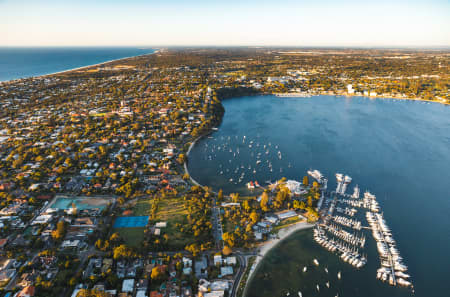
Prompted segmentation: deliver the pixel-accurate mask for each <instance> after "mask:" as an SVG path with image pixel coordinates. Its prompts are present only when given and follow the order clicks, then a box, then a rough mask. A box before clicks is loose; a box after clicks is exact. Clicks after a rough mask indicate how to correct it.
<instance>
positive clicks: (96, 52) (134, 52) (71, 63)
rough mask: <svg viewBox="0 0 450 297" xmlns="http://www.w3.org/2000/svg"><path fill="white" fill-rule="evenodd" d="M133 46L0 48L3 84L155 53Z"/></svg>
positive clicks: (0, 68) (1, 79) (0, 70)
mask: <svg viewBox="0 0 450 297" xmlns="http://www.w3.org/2000/svg"><path fill="white" fill-rule="evenodd" d="M153 52H154V50H152V49H142V48H131V47H33V48H23V47H21V48H14V47H0V81H7V80H12V79H18V78H26V77H31V76H38V75H44V74H50V73H54V72H59V71H64V70H69V69H73V68H77V67H82V66H88V65H92V64H97V63H102V62H106V61H110V60H115V59H120V58H125V57H132V56H138V55H143V54H149V53H153Z"/></svg>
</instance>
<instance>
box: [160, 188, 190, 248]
mask: <svg viewBox="0 0 450 297" xmlns="http://www.w3.org/2000/svg"><path fill="white" fill-rule="evenodd" d="M184 205H185V202H184V200H183V198H181V197H179V198H166V199H163V200H161V201H160V202H159V205H158V212H157V215H156V221H163V222H167V227H166V228H163V229H161V234H167V235H169V238H170V240H169V242H170V245H172V246H174V247H180V248H184V247H185V246H186V245H187V244H188V243H191V242H192V240H191V239H190V238H188V237H186V235H184V234H183V233H181V232H180V230H179V229H178V228H177V227H176V224H177V223H179V224H181V226H183V225H185V224H187V218H186V216H187V214H188V213H187V210H186V209H185V208H184Z"/></svg>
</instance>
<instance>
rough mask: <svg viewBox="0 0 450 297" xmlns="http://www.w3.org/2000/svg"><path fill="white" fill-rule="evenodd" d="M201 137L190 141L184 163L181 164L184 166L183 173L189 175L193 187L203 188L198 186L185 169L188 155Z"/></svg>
mask: <svg viewBox="0 0 450 297" xmlns="http://www.w3.org/2000/svg"><path fill="white" fill-rule="evenodd" d="M202 137H203V135H202V136H199V137H197V138H196V139H194V141H192V143H191V145H190V146H189V148H188V150H187V152H186V161H184V164H183V166H184V172H185V173H186V174H187V175H189V180H190V181H191V182H192V183H193V184H194V185H196V186H199V187H203V186H202V185H201V184H199V183H198V182H197V181H196V180H195V179H194V178H193V177H192V176H191V175H190V174H189V170H188V168H187V160H188V159H189V154H190V152H191V150H192V148H193V147H194V145H195V144H196V143H197V140H199V139H200V138H202Z"/></svg>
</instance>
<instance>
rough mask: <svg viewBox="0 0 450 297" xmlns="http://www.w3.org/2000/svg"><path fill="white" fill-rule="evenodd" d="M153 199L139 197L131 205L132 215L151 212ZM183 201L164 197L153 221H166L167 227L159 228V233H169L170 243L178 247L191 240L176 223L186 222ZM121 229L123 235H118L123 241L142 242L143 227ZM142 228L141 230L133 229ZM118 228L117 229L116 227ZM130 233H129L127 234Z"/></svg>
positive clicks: (183, 223)
mask: <svg viewBox="0 0 450 297" xmlns="http://www.w3.org/2000/svg"><path fill="white" fill-rule="evenodd" d="M152 203H153V199H152V198H147V199H140V200H139V201H138V202H137V203H136V205H135V206H134V207H133V215H135V216H145V215H150V214H151V208H152ZM184 205H185V202H184V200H183V198H181V197H177V198H165V199H162V200H161V201H160V202H159V204H158V211H157V214H156V218H155V220H153V221H154V222H167V227H166V228H162V229H161V235H163V234H167V235H169V238H170V240H169V242H170V245H172V246H174V247H179V248H181V249H183V248H184V247H185V246H186V245H187V244H190V243H192V242H193V240H191V239H190V238H188V237H186V236H185V235H184V234H183V233H181V232H180V231H179V230H178V228H177V227H176V224H177V223H179V224H181V225H182V226H183V225H186V224H187V218H186V216H187V214H188V213H187V210H186V209H185V208H184ZM121 229H124V230H123V233H124V234H123V235H122V233H121V232H119V233H120V235H121V236H122V237H123V238H124V239H125V238H129V239H128V240H127V239H126V240H125V241H126V242H127V243H129V244H130V245H131V243H134V244H137V245H139V244H140V243H141V242H142V239H143V236H144V231H143V230H144V228H121ZM133 229H142V230H133ZM116 230H119V229H116ZM128 231H130V232H128ZM127 233H130V234H127Z"/></svg>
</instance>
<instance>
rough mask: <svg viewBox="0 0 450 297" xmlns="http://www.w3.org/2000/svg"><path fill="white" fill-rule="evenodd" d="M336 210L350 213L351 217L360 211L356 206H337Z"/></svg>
mask: <svg viewBox="0 0 450 297" xmlns="http://www.w3.org/2000/svg"><path fill="white" fill-rule="evenodd" d="M336 212H338V213H343V214H345V215H348V216H350V217H353V216H355V214H356V213H357V212H358V211H357V210H356V209H355V208H348V207H346V208H342V207H336Z"/></svg>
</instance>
